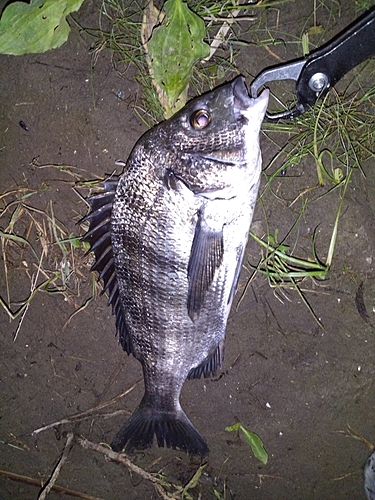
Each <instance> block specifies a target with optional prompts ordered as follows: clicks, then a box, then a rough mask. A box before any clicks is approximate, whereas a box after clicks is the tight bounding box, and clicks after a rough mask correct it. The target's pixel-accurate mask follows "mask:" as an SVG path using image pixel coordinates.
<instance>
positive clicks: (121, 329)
mask: <svg viewBox="0 0 375 500" xmlns="http://www.w3.org/2000/svg"><path fill="white" fill-rule="evenodd" d="M118 181H119V177H118V176H115V177H112V178H111V179H109V180H107V181H105V182H104V191H103V192H101V193H99V194H95V195H93V196H91V197H90V198H89V199H88V200H87V201H88V203H89V205H90V207H91V212H90V213H89V214H88V215H87V216H86V217H84V218H83V219H82V221H81V222H85V221H88V222H89V223H90V226H89V230H88V231H87V233H86V234H85V236H83V238H82V240H83V241H87V242H88V243H90V247H91V248H90V250H89V252H94V255H95V264H94V265H93V266H92V268H91V270H92V271H97V273H98V274H99V278H100V279H102V280H103V291H102V293H104V292H108V297H109V298H108V305H111V306H112V312H113V314H115V315H116V332H118V334H119V341H120V344H121V345H122V347H123V349H124V351H126V352H127V353H128V354H133V349H132V344H131V340H130V335H129V332H128V329H127V327H126V322H125V318H124V314H123V311H122V308H121V303H120V298H119V289H118V283H117V279H116V272H115V265H114V259H113V250H112V243H111V213H112V205H113V201H114V198H115V194H116V188H117V184H118Z"/></svg>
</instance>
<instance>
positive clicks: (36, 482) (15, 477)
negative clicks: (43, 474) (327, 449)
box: [0, 469, 103, 500]
mask: <svg viewBox="0 0 375 500" xmlns="http://www.w3.org/2000/svg"><path fill="white" fill-rule="evenodd" d="M0 476H4V477H6V478H8V479H11V480H12V481H18V482H20V483H25V484H30V485H31V486H37V487H38V488H40V487H41V484H40V483H41V482H40V479H34V478H33V477H29V476H23V475H22V474H16V473H15V472H10V471H7V470H2V469H0ZM52 490H53V491H56V492H57V493H64V494H65V495H70V496H72V497H77V498H83V499H84V500H103V499H102V498H99V497H93V496H91V495H87V494H86V493H81V492H80V491H75V490H71V489H69V488H64V487H63V486H58V485H56V484H55V485H54V486H53V488H52Z"/></svg>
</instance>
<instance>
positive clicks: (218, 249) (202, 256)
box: [187, 211, 224, 322]
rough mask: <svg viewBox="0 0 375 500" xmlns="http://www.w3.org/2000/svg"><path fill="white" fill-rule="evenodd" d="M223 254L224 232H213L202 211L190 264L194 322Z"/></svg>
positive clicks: (191, 316)
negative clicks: (205, 221)
mask: <svg viewBox="0 0 375 500" xmlns="http://www.w3.org/2000/svg"><path fill="white" fill-rule="evenodd" d="M223 253H224V241H223V231H220V232H216V231H213V230H212V229H210V228H209V226H207V225H206V224H204V222H203V215H202V212H201V211H200V212H199V213H198V221H197V225H196V226H195V233H194V239H193V243H192V246H191V253H190V259H189V264H188V278H189V291H188V301H187V308H188V314H189V316H190V318H191V320H192V321H193V322H194V321H195V320H196V319H197V318H198V317H199V314H200V311H201V308H202V307H203V305H204V299H205V295H206V292H207V290H208V289H209V287H210V285H211V283H212V280H213V278H214V274H215V271H216V269H218V268H219V267H220V265H221V262H222V260H223Z"/></svg>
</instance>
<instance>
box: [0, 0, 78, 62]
mask: <svg viewBox="0 0 375 500" xmlns="http://www.w3.org/2000/svg"><path fill="white" fill-rule="evenodd" d="M82 3H83V0H31V2H30V4H28V3H25V2H15V3H11V4H10V5H8V6H7V7H6V9H5V10H4V12H3V15H2V17H1V19H0V53H1V54H11V55H15V56H19V55H22V54H30V53H33V54H36V53H41V52H45V51H47V50H49V49H55V48H56V47H60V45H62V44H63V43H64V42H66V40H67V39H68V35H69V31H70V27H69V24H68V23H67V21H66V19H65V18H66V16H67V15H68V14H70V13H71V12H75V11H76V10H78V9H79V8H80V6H81V5H82Z"/></svg>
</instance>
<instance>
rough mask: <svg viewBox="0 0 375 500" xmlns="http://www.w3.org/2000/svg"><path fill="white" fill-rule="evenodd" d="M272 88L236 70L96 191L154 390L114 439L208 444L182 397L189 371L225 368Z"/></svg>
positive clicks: (118, 296) (132, 331)
mask: <svg viewBox="0 0 375 500" xmlns="http://www.w3.org/2000/svg"><path fill="white" fill-rule="evenodd" d="M268 97H269V94H268V90H264V91H263V92H262V93H261V95H260V96H259V97H257V98H255V99H253V98H251V97H250V96H249V94H248V91H247V88H246V85H245V82H244V78H243V77H242V76H238V77H236V78H235V79H234V80H233V81H232V82H229V83H226V84H224V85H222V86H220V87H217V88H215V89H214V90H212V91H210V92H208V93H206V94H203V95H201V96H199V97H196V98H195V99H193V100H192V101H190V102H189V103H188V104H187V105H186V106H185V107H184V108H182V109H181V110H180V111H179V112H177V113H176V114H175V115H174V116H172V117H171V118H170V119H168V120H166V121H164V122H161V123H159V124H158V125H156V126H155V127H154V128H152V129H150V130H149V131H147V132H146V133H145V134H144V135H143V136H142V137H141V138H140V139H139V140H138V142H137V143H136V145H135V146H134V148H133V150H132V152H131V154H130V156H129V158H128V160H127V162H126V164H125V167H124V171H123V173H122V174H121V175H120V176H117V177H115V176H114V177H111V178H109V179H107V180H106V181H105V182H104V189H103V191H102V192H100V193H99V194H96V195H93V196H92V197H91V198H89V199H88V203H89V205H90V207H91V212H90V213H89V214H88V215H87V216H86V217H85V220H86V221H88V222H89V228H88V232H87V233H86V235H85V236H84V238H83V239H84V241H86V242H89V243H90V251H92V252H94V255H95V264H94V265H93V267H92V270H93V271H96V272H97V273H98V275H99V279H101V280H102V281H103V291H105V292H107V293H108V305H110V306H112V310H113V313H114V314H115V316H116V333H117V334H118V338H119V343H120V344H121V346H122V348H123V349H124V351H126V352H127V353H128V354H129V355H130V354H131V355H133V356H134V357H135V358H136V359H137V360H138V361H139V362H140V363H141V366H142V370H143V378H144V396H143V399H142V401H141V402H140V404H139V406H138V407H137V408H136V410H135V411H134V413H133V414H132V415H131V417H130V418H129V419H128V420H127V421H126V422H125V424H124V425H123V426H122V427H121V428H120V430H119V431H118V432H117V434H116V435H115V437H114V438H113V440H112V443H111V447H112V449H113V450H114V451H122V450H124V451H125V452H126V453H133V452H134V451H136V450H142V449H146V448H150V447H151V446H152V445H153V443H154V441H155V438H156V442H157V444H158V446H159V447H163V446H167V447H169V448H172V449H179V450H183V451H185V452H187V453H189V454H192V455H200V456H205V455H207V454H208V452H209V448H208V445H207V442H206V440H205V439H204V438H203V436H202V435H201V433H200V432H199V431H198V430H197V429H196V428H195V427H194V425H193V424H192V423H191V421H190V420H189V418H188V416H187V415H186V413H185V412H184V410H183V409H182V407H181V405H180V401H179V398H180V392H181V389H182V386H183V384H184V382H185V381H186V380H187V379H196V378H200V377H202V376H203V377H210V376H212V375H214V374H215V373H216V371H217V370H218V368H221V366H222V363H223V356H224V340H225V331H226V324H227V319H228V315H229V311H230V308H231V305H232V301H233V297H234V294H235V292H236V290H237V285H238V279H239V275H240V270H241V267H242V261H243V257H244V252H245V248H246V243H247V239H248V234H249V228H250V224H251V219H252V216H253V212H254V206H255V202H256V199H257V194H258V188H259V182H260V176H261V163H262V161H261V151H260V146H259V134H260V127H261V123H262V121H263V118H264V115H265V112H266V108H267V105H268Z"/></svg>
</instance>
